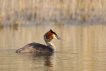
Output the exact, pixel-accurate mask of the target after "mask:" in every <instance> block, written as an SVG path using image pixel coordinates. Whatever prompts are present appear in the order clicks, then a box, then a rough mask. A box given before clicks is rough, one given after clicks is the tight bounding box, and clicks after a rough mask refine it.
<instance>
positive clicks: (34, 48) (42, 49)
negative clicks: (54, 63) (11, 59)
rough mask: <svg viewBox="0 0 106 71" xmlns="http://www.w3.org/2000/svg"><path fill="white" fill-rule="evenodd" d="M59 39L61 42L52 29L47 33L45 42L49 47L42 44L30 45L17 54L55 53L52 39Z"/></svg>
mask: <svg viewBox="0 0 106 71" xmlns="http://www.w3.org/2000/svg"><path fill="white" fill-rule="evenodd" d="M54 38H56V39H58V40H61V38H60V37H59V36H58V35H57V34H56V33H55V32H54V31H52V30H51V29H50V30H49V31H48V32H47V33H45V35H44V40H45V43H46V44H47V45H43V44H40V43H36V42H33V43H29V44H27V45H25V46H24V47H22V48H20V49H18V50H16V53H21V52H22V53H23V52H29V53H53V52H54V51H55V46H54V45H53V44H52V43H51V40H52V39H54Z"/></svg>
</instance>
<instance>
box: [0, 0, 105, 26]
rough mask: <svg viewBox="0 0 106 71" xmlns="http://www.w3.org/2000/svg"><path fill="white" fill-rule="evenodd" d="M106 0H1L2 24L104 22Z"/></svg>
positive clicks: (0, 13)
mask: <svg viewBox="0 0 106 71" xmlns="http://www.w3.org/2000/svg"><path fill="white" fill-rule="evenodd" d="M105 22H106V0H0V26H1V27H4V26H22V25H39V24H82V23H87V24H104V23H105Z"/></svg>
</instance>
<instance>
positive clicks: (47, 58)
mask: <svg viewBox="0 0 106 71" xmlns="http://www.w3.org/2000/svg"><path fill="white" fill-rule="evenodd" d="M20 55H22V57H24V58H25V57H27V58H28V60H29V59H30V60H31V61H33V63H36V61H37V60H42V59H43V61H44V66H48V67H53V65H54V63H53V62H54V61H53V60H54V55H55V54H54V53H51V54H50V53H49V54H40V53H38V54H34V53H20ZM22 57H21V58H22ZM41 62H42V61H41Z"/></svg>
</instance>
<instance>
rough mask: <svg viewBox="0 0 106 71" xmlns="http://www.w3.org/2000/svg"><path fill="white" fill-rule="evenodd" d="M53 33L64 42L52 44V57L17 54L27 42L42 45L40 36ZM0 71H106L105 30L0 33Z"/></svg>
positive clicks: (10, 30) (83, 28)
mask: <svg viewBox="0 0 106 71" xmlns="http://www.w3.org/2000/svg"><path fill="white" fill-rule="evenodd" d="M49 29H53V30H54V31H56V33H57V34H58V35H59V36H60V37H61V38H63V39H64V40H65V41H58V40H53V41H52V42H53V43H54V44H55V45H56V47H57V52H56V53H55V55H52V56H36V55H31V54H16V53H15V50H16V49H18V48H20V47H22V46H24V45H26V44H27V43H30V42H39V43H42V44H45V42H44V40H43V35H44V33H45V32H46V31H48V30H49ZM0 34H1V35H0V56H1V57H0V70H2V71H7V70H8V71H14V70H15V71H19V70H20V71H23V70H26V71H30V70H35V71H36V70H38V71H42V70H45V71H65V70H66V71H70V70H71V71H106V60H105V59H106V38H105V36H106V26H105V25H92V26H90V25H89V26H57V27H56V26H48V27H42V26H39V27H26V28H25V27H24V28H18V29H17V30H14V29H13V28H3V29H0Z"/></svg>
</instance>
